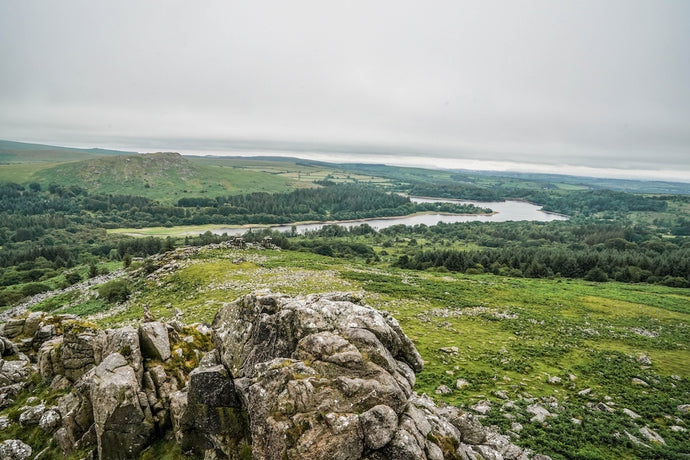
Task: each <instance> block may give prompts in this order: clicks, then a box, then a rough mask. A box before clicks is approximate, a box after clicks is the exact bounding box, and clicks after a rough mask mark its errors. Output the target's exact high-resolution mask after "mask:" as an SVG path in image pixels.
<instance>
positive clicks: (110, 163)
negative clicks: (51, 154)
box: [34, 153, 291, 203]
mask: <svg viewBox="0 0 690 460" xmlns="http://www.w3.org/2000/svg"><path fill="white" fill-rule="evenodd" d="M34 179H35V180H37V181H38V182H39V183H43V184H50V183H56V184H61V185H79V186H81V187H85V188H87V189H88V190H89V192H90V193H104V194H131V195H140V196H146V197H148V198H152V199H156V200H160V201H161V202H167V203H174V202H176V201H177V200H178V199H179V198H182V197H185V196H208V197H216V196H218V195H226V194H232V193H249V192H257V191H265V192H281V191H286V190H289V189H290V188H291V184H290V180H289V179H286V178H283V177H279V176H275V175H269V174H266V173H262V172H257V171H246V170H239V169H234V168H226V167H222V166H215V165H211V164H203V163H202V164H198V163H195V162H192V161H189V160H188V159H187V158H185V157H182V156H181V155H179V154H176V153H152V154H145V155H128V156H118V157H102V158H97V159H93V160H88V161H82V162H78V163H69V164H62V165H57V166H55V167H53V168H50V169H44V170H41V171H38V172H37V173H36V174H35V175H34Z"/></svg>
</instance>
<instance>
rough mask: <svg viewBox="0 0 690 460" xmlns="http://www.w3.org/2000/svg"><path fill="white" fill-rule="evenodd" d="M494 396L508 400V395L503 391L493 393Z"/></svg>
mask: <svg viewBox="0 0 690 460" xmlns="http://www.w3.org/2000/svg"><path fill="white" fill-rule="evenodd" d="M494 395H496V397H498V398H501V399H508V393H506V392H505V391H504V390H498V391H494Z"/></svg>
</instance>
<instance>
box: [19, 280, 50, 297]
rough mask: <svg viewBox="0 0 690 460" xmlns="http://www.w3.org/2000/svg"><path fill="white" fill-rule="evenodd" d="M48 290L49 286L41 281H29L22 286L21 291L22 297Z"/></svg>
mask: <svg viewBox="0 0 690 460" xmlns="http://www.w3.org/2000/svg"><path fill="white" fill-rule="evenodd" d="M47 291H50V286H48V285H47V284H43V283H29V284H25V285H24V286H22V289H21V293H22V295H23V296H24V297H29V296H32V295H36V294H40V293H41V292H47Z"/></svg>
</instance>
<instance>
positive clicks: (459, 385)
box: [455, 379, 470, 390]
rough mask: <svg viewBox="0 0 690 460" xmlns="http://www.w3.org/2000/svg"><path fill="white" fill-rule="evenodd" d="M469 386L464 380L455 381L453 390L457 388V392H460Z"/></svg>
mask: <svg viewBox="0 0 690 460" xmlns="http://www.w3.org/2000/svg"><path fill="white" fill-rule="evenodd" d="M469 385H470V382H468V381H467V380H465V379H457V380H456V381H455V388H457V389H458V390H462V389H463V388H465V387H467V386H469Z"/></svg>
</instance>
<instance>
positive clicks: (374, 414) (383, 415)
mask: <svg viewBox="0 0 690 460" xmlns="http://www.w3.org/2000/svg"><path fill="white" fill-rule="evenodd" d="M359 422H360V424H361V425H362V431H363V433H364V443H365V445H366V447H367V448H368V449H372V450H376V449H380V448H381V447H383V446H385V445H386V444H388V443H389V442H390V440H391V439H392V438H393V435H394V434H395V430H396V429H397V428H398V416H397V414H396V413H395V411H394V410H393V409H391V408H390V407H388V406H384V405H378V406H374V407H372V408H371V409H369V410H368V411H366V412H364V413H363V414H362V415H360V416H359Z"/></svg>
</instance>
